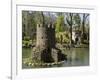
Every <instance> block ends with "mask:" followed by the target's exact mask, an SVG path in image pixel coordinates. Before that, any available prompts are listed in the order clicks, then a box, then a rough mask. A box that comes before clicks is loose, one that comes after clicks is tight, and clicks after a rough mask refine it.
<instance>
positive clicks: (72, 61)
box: [22, 48, 89, 68]
mask: <svg viewBox="0 0 100 80" xmlns="http://www.w3.org/2000/svg"><path fill="white" fill-rule="evenodd" d="M31 52H32V49H30V48H23V49H22V59H25V58H30V57H31ZM63 53H65V54H66V55H67V61H65V62H64V63H63V64H60V65H56V66H51V67H71V66H88V65H89V48H71V49H66V50H64V51H63ZM22 66H23V68H28V66H26V67H25V65H24V64H23V65H22Z"/></svg>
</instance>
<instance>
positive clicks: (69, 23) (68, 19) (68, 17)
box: [66, 13, 73, 45]
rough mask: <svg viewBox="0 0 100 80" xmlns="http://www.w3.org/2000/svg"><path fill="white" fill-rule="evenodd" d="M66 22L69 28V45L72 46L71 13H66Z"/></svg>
mask: <svg viewBox="0 0 100 80" xmlns="http://www.w3.org/2000/svg"><path fill="white" fill-rule="evenodd" d="M66 21H67V23H68V25H69V26H70V45H72V43H73V42H72V26H73V13H67V17H66Z"/></svg>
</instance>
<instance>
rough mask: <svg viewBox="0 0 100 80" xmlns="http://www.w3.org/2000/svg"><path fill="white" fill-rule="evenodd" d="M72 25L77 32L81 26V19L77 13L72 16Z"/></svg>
mask: <svg viewBox="0 0 100 80" xmlns="http://www.w3.org/2000/svg"><path fill="white" fill-rule="evenodd" d="M74 25H75V28H78V30H79V29H80V25H81V17H80V15H79V13H76V14H75V15H74Z"/></svg>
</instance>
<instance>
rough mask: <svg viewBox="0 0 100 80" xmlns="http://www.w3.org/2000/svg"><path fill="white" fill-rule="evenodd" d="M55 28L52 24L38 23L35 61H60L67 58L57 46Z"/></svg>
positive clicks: (34, 52) (34, 53)
mask: <svg viewBox="0 0 100 80" xmlns="http://www.w3.org/2000/svg"><path fill="white" fill-rule="evenodd" d="M55 43H56V42H55V28H54V26H53V25H52V24H48V25H42V24H37V32H36V47H34V48H33V53H32V54H33V56H32V58H33V61H35V62H44V63H50V62H59V61H62V60H64V59H65V56H64V55H63V54H62V53H61V50H60V49H57V48H56V47H55Z"/></svg>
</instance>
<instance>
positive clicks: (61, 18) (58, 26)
mask: <svg viewBox="0 0 100 80" xmlns="http://www.w3.org/2000/svg"><path fill="white" fill-rule="evenodd" d="M63 27H64V16H58V17H57V20H56V32H62V31H64V28H63Z"/></svg>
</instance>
